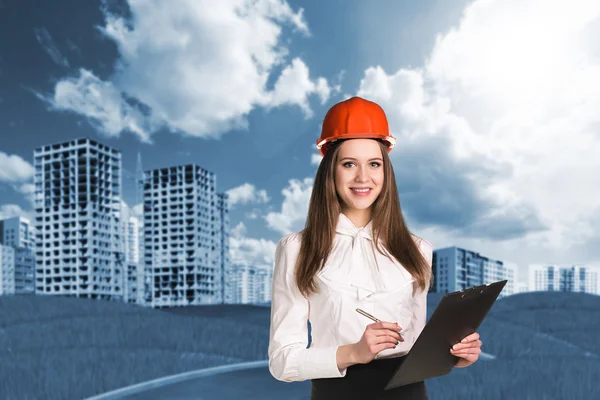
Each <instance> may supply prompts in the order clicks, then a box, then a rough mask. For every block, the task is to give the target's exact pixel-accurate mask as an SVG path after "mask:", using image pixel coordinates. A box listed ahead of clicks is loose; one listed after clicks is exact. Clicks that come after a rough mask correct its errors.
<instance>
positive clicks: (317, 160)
mask: <svg viewBox="0 0 600 400" xmlns="http://www.w3.org/2000/svg"><path fill="white" fill-rule="evenodd" d="M322 159H323V157H322V156H321V154H317V153H313V154H311V155H310V165H319V164H321V160H322Z"/></svg>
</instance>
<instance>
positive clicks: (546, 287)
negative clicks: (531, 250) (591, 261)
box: [529, 264, 600, 294]
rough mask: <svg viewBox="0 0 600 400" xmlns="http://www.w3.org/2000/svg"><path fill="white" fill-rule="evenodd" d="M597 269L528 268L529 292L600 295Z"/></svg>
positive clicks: (544, 266) (565, 267) (563, 267)
mask: <svg viewBox="0 0 600 400" xmlns="http://www.w3.org/2000/svg"><path fill="white" fill-rule="evenodd" d="M598 273H599V270H598V268H593V267H586V266H583V265H543V264H532V265H530V266H529V290H530V291H550V292H585V293H590V294H600V290H599V288H598Z"/></svg>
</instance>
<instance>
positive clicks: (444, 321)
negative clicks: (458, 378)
mask: <svg viewBox="0 0 600 400" xmlns="http://www.w3.org/2000/svg"><path fill="white" fill-rule="evenodd" d="M506 282H508V280H503V281H498V282H494V283H490V284H487V285H481V286H474V287H472V288H469V289H465V290H461V291H457V292H452V293H448V294H446V295H445V296H444V297H443V298H442V299H441V300H440V303H439V304H438V306H437V307H436V308H435V310H434V312H433V314H431V317H430V318H429V321H428V322H427V324H426V325H425V328H423V331H422V332H421V334H420V335H419V337H418V338H417V340H416V342H415V343H414V345H413V346H412V348H411V349H410V351H409V353H408V354H407V355H406V357H405V358H404V359H403V360H402V362H401V364H400V365H399V366H398V368H397V369H396V372H394V374H393V375H392V377H391V378H390V380H389V382H388V383H387V385H386V386H385V390H388V389H392V388H395V387H399V386H404V385H408V384H410V383H414V382H420V381H423V380H425V379H429V378H434V377H438V376H442V375H446V374H448V373H450V371H451V370H452V368H454V366H455V365H456V363H457V362H458V357H456V356H454V355H452V353H450V348H451V347H452V346H453V345H455V344H456V343H458V342H460V341H461V340H462V339H463V338H464V337H466V336H468V335H470V334H471V333H474V332H476V331H477V329H478V328H479V325H481V323H482V322H483V320H484V318H485V317H486V316H487V314H488V312H489V311H490V309H491V308H492V305H493V304H494V303H495V302H496V299H497V298H498V296H499V295H500V292H502V289H503V288H504V285H506Z"/></svg>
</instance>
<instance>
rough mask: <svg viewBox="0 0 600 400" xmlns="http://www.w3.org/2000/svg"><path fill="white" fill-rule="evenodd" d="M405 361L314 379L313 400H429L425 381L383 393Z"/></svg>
mask: <svg viewBox="0 0 600 400" xmlns="http://www.w3.org/2000/svg"><path fill="white" fill-rule="evenodd" d="M403 358H404V357H395V358H384V359H379V360H373V361H371V362H370V363H367V364H355V365H351V366H350V367H348V369H347V371H346V376H344V377H343V378H323V379H312V380H311V392H310V400H335V399H341V400H384V399H385V400H426V399H427V392H426V389H425V382H423V381H421V382H416V383H412V384H410V385H405V386H400V387H397V388H393V389H389V390H384V388H385V386H386V385H387V383H388V381H389V379H390V378H391V377H392V375H393V374H394V372H395V371H396V368H397V367H398V365H399V364H400V362H401V361H402V359H403Z"/></svg>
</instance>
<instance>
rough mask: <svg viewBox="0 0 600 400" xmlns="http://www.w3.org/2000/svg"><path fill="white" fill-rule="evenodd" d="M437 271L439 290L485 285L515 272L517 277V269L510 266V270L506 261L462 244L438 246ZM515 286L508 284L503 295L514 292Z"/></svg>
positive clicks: (435, 260)
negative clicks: (487, 255) (439, 247)
mask: <svg viewBox="0 0 600 400" xmlns="http://www.w3.org/2000/svg"><path fill="white" fill-rule="evenodd" d="M433 273H434V277H435V278H434V284H433V286H432V288H431V291H432V292H438V293H449V292H455V291H458V290H464V289H467V288H470V287H473V286H479V285H484V284H487V283H491V282H495V281H499V280H503V279H507V278H508V277H509V276H510V275H511V274H512V276H513V280H514V270H513V269H512V268H510V269H508V271H507V270H506V269H505V268H504V263H503V262H502V261H499V260H493V259H490V258H488V257H485V256H482V255H481V254H479V253H477V252H474V251H470V250H466V249H461V248H458V247H447V248H443V249H438V250H434V252H433ZM507 275H508V276H507ZM511 288H512V285H511ZM511 288H507V287H506V286H505V287H504V289H503V290H502V293H501V294H500V296H501V297H502V296H507V295H509V294H513V293H514V288H513V289H512V290H510V289H511Z"/></svg>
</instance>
